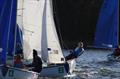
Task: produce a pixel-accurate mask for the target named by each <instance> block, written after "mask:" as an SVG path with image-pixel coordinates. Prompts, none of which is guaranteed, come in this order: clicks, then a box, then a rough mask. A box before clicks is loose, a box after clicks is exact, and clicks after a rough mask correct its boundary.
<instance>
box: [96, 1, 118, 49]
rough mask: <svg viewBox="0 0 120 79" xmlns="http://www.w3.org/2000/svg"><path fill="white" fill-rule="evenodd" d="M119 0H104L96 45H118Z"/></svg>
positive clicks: (98, 23)
mask: <svg viewBox="0 0 120 79" xmlns="http://www.w3.org/2000/svg"><path fill="white" fill-rule="evenodd" d="M118 17H119V15H118V0H104V3H103V5H102V8H101V11H100V14H99V18H98V22H97V27H96V33H95V42H94V44H95V46H97V47H104V46H107V47H116V46H117V45H118V32H119V31H118Z"/></svg>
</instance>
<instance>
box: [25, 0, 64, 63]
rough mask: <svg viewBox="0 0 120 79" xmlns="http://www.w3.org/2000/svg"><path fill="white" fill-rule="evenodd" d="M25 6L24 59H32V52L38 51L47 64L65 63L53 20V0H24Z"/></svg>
mask: <svg viewBox="0 0 120 79" xmlns="http://www.w3.org/2000/svg"><path fill="white" fill-rule="evenodd" d="M23 5H24V6H23V8H24V10H23V51H24V58H25V59H31V58H32V50H33V49H36V50H37V51H39V52H40V54H41V57H42V59H43V60H44V61H45V62H47V61H48V62H50V63H63V62H64V57H63V54H62V50H61V47H60V44H59V40H58V36H57V33H56V28H55V24H54V19H53V13H52V11H53V10H52V0H24V4H23ZM48 48H50V49H51V51H49V50H48ZM50 52H52V53H50Z"/></svg>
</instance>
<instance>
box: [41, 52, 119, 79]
mask: <svg viewBox="0 0 120 79" xmlns="http://www.w3.org/2000/svg"><path fill="white" fill-rule="evenodd" d="M110 53H112V51H110V50H85V52H84V54H83V55H81V56H80V57H79V58H78V59H77V60H76V62H77V66H76V69H75V71H74V73H75V74H76V76H74V77H72V78H45V77H44V78H40V79H120V62H118V61H116V62H112V61H108V60H107V57H106V56H107V55H108V54H110Z"/></svg>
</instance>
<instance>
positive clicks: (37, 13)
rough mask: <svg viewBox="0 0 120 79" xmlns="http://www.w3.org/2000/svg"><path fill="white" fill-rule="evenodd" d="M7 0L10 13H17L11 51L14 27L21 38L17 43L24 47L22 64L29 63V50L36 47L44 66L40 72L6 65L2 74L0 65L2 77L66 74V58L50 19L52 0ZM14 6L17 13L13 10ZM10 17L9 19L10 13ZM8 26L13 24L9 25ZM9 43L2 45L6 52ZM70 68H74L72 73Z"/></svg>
mask: <svg viewBox="0 0 120 79" xmlns="http://www.w3.org/2000/svg"><path fill="white" fill-rule="evenodd" d="M10 1H11V6H12V7H11V9H10V13H14V14H13V15H16V21H15V20H14V24H15V27H14V29H15V31H14V33H15V34H14V37H15V38H14V42H13V44H14V46H13V47H14V49H13V54H15V47H16V44H17V28H18V27H19V29H20V30H21V31H22V34H21V33H19V37H20V39H22V40H21V42H20V43H21V44H22V47H23V57H24V63H25V64H26V63H30V62H31V59H32V50H33V49H36V50H37V51H38V53H39V56H40V57H41V58H42V60H43V68H42V71H41V72H40V73H36V72H33V71H29V70H26V69H19V68H14V67H6V68H5V69H6V71H5V74H4V73H3V72H2V70H3V69H2V67H3V66H0V71H1V72H0V77H1V78H4V79H11V78H17V79H37V78H38V76H40V77H62V76H65V75H67V71H66V69H65V66H64V64H65V58H64V56H63V52H62V49H61V46H60V43H59V39H58V36H57V32H56V28H55V23H54V18H53V10H52V0H10ZM13 5H14V7H15V6H16V7H17V9H16V8H13ZM13 9H14V10H15V11H17V12H14V11H13ZM10 18H12V16H11V15H10ZM10 20H12V19H10ZM11 22H12V21H9V23H11ZM9 27H12V26H10V25H9ZM20 34H21V35H20ZM9 35H10V34H8V36H9ZM8 44H9V43H8V42H7V44H6V45H7V48H3V50H4V49H6V51H5V52H8V50H7V49H8V46H9V45H8ZM1 48H2V47H1ZM5 55H6V54H5ZM13 56H14V55H13ZM5 57H6V56H5ZM13 59H14V57H13ZM4 60H5V61H6V60H7V59H6V58H5V59H4ZM29 61H30V62H29ZM70 64H71V63H70ZM72 64H74V63H72ZM71 67H73V66H71ZM72 71H73V68H72V70H71V72H72Z"/></svg>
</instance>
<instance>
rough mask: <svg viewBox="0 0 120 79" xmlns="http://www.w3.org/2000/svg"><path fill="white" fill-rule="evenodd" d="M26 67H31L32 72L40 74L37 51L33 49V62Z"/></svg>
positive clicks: (40, 63)
mask: <svg viewBox="0 0 120 79" xmlns="http://www.w3.org/2000/svg"><path fill="white" fill-rule="evenodd" d="M27 66H28V67H33V68H32V71H34V72H38V73H40V72H41V70H42V60H41V58H40V57H39V56H38V54H37V51H36V50H35V49H33V62H32V64H29V65H27Z"/></svg>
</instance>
